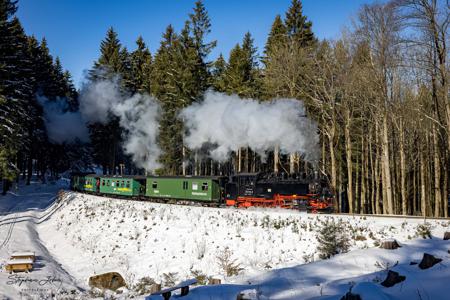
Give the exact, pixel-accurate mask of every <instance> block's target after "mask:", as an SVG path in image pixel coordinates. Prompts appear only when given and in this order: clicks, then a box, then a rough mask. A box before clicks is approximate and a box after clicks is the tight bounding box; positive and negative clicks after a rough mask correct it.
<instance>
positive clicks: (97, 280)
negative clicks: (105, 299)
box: [89, 272, 126, 291]
mask: <svg viewBox="0 0 450 300" xmlns="http://www.w3.org/2000/svg"><path fill="white" fill-rule="evenodd" d="M89 286H90V287H96V288H99V289H108V290H112V291H115V290H117V289H118V288H120V287H124V286H126V283H125V280H124V279H123V277H122V275H120V274H119V273H117V272H109V273H104V274H100V275H95V276H91V277H89Z"/></svg>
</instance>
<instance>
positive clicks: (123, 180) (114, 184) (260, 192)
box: [71, 173, 333, 212]
mask: <svg viewBox="0 0 450 300" xmlns="http://www.w3.org/2000/svg"><path fill="white" fill-rule="evenodd" d="M71 188H72V189H73V190H75V191H81V192H88V193H93V194H98V195H106V196H108V195H110V196H116V197H117V196H120V197H125V198H133V199H140V200H156V201H163V202H169V201H171V202H180V201H183V202H185V201H194V202H200V203H202V204H207V205H214V206H221V205H226V206H235V207H252V206H259V207H282V208H294V209H303V210H308V211H313V212H323V211H327V212H329V211H332V209H333V207H332V196H331V195H330V193H329V192H328V190H327V185H326V183H325V182H324V181H322V180H319V179H317V178H311V177H306V176H289V177H288V176H286V175H283V174H281V175H275V174H263V173H239V174H236V175H233V176H116V175H101V176H100V175H96V174H73V175H72V179H71Z"/></svg>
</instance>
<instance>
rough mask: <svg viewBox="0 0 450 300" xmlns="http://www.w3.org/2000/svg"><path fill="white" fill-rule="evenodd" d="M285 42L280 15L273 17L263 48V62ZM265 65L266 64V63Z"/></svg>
mask: <svg viewBox="0 0 450 300" xmlns="http://www.w3.org/2000/svg"><path fill="white" fill-rule="evenodd" d="M286 42H287V29H286V26H285V25H284V23H283V20H282V19H281V17H280V15H277V16H276V17H275V20H274V21H273V23H272V27H271V29H270V32H269V36H268V38H267V42H266V46H265V48H264V55H265V57H264V59H263V62H264V63H266V62H267V61H266V60H267V59H268V58H270V55H271V53H273V52H274V51H276V49H277V47H280V46H281V45H285V44H286ZM266 64H267V63H266Z"/></svg>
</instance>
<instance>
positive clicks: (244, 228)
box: [0, 187, 450, 299]
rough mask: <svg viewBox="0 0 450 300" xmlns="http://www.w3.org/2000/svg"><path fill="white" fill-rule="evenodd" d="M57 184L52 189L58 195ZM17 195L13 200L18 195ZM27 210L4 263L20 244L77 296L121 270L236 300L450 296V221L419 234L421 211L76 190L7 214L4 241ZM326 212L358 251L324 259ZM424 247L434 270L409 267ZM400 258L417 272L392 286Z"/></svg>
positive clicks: (0, 235) (199, 295)
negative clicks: (170, 199)
mask: <svg viewBox="0 0 450 300" xmlns="http://www.w3.org/2000/svg"><path fill="white" fill-rule="evenodd" d="M47 189H48V190H50V188H49V187H48V188H47ZM55 191H56V188H55V189H53V190H52V191H49V193H53V194H52V195H53V196H54V193H55ZM7 197H10V198H11V199H13V197H12V195H9V196H7ZM29 198H30V199H34V200H28V201H30V203H34V202H36V199H35V196H34V195H33V193H32V192H30V195H29ZM48 198H50V197H48ZM8 199H9V198H8ZM11 199H10V200H11ZM2 201H4V200H3V198H0V203H1V202H2ZM42 201H44V200H42ZM46 201H47V204H49V202H48V201H49V200H48V199H47V200H46ZM6 202H7V201H5V203H6ZM0 207H1V206H0ZM5 210H7V211H8V210H9V211H15V210H14V209H5ZM21 215H29V216H30V218H31V219H30V218H29V219H26V218H22V219H23V220H24V221H23V222H21V223H15V226H14V228H13V230H12V233H11V234H10V236H11V238H10V242H9V243H8V244H7V245H6V247H3V248H2V247H1V246H0V263H1V262H2V261H3V262H4V261H5V260H6V259H7V257H8V255H10V253H11V252H12V251H16V250H33V251H36V253H37V255H38V256H39V257H40V258H41V260H42V267H41V268H39V269H38V270H36V271H33V272H32V273H31V274H30V275H29V276H30V277H32V276H38V275H39V276H44V275H45V274H54V276H55V277H58V278H61V280H62V281H63V283H64V285H65V286H64V289H62V288H60V289H59V290H60V291H61V290H64V291H69V293H70V291H71V290H74V289H76V290H77V292H76V295H71V297H73V298H75V297H80V298H81V297H83V298H89V297H91V294H90V293H89V292H88V291H89V287H88V285H87V281H88V278H89V277H90V276H92V275H95V274H101V273H104V272H109V271H116V272H119V273H120V274H122V276H123V277H124V279H125V281H126V282H127V284H128V286H129V287H130V290H132V289H133V286H134V285H135V284H136V283H137V282H138V281H139V280H140V279H141V278H143V277H150V278H152V279H154V280H155V281H156V282H161V283H162V284H163V286H164V285H168V286H170V285H171V284H172V283H171V282H178V281H181V280H184V279H187V278H193V277H199V278H201V277H202V275H203V276H204V277H206V278H207V277H213V278H219V279H222V283H226V284H222V285H220V286H205V287H198V288H194V289H193V290H192V291H191V292H190V294H189V295H188V296H186V297H183V299H236V295H237V294H238V293H239V291H241V290H243V289H253V291H254V292H255V293H256V294H258V297H259V299H309V298H315V297H317V299H340V297H342V295H344V294H345V293H346V292H347V291H348V290H349V288H350V287H351V286H354V285H356V286H355V287H354V288H353V290H354V291H358V290H364V291H370V293H375V292H376V290H379V293H381V294H382V295H383V297H384V296H386V295H390V296H386V297H388V298H386V299H447V298H445V297H446V296H445V294H442V293H443V291H444V290H445V287H446V284H445V283H446V282H445V281H447V282H448V280H449V278H450V268H448V262H449V257H450V255H449V254H448V253H447V250H448V249H449V248H450V243H449V241H442V236H443V233H444V232H445V231H448V230H450V229H449V224H450V223H449V221H447V220H445V221H444V220H437V221H434V220H427V222H428V223H429V224H430V226H431V232H432V234H433V236H434V238H433V239H431V240H429V239H427V240H425V239H422V238H421V237H420V238H418V237H417V227H418V225H420V224H422V223H423V222H424V221H423V220H420V219H404V218H395V219H393V218H375V217H367V218H366V217H350V216H348V217H347V216H346V217H342V216H339V217H338V216H326V215H310V214H302V213H299V212H297V211H290V210H273V209H266V210H264V209H248V210H241V209H240V210H237V209H219V208H206V207H200V206H181V205H168V204H156V203H148V202H137V201H132V200H118V199H109V198H103V197H96V196H92V195H84V194H77V193H72V192H68V193H66V195H65V196H64V197H63V198H62V201H61V202H60V203H55V204H53V205H50V206H49V207H47V208H45V205H44V206H41V207H40V208H39V209H38V210H33V211H31V212H30V211H29V210H24V211H22V212H19V213H10V214H7V215H4V216H3V217H1V218H0V245H1V243H2V242H3V239H4V237H6V236H7V235H8V232H9V231H10V229H8V220H10V219H12V218H16V217H18V216H21ZM33 216H34V217H33ZM326 218H333V219H334V220H342V222H343V224H344V228H345V231H346V232H347V233H348V235H349V236H350V240H351V248H350V250H351V251H350V252H349V253H347V254H340V255H337V256H335V257H333V258H332V259H329V260H322V261H321V260H319V257H318V254H317V251H316V248H317V245H318V242H317V239H316V236H317V231H318V230H319V228H320V227H321V224H322V222H323V221H324V220H325V219H326ZM22 219H17V220H22ZM36 220H39V221H36ZM22 227H23V228H22ZM386 238H395V239H397V240H398V241H399V242H401V244H402V245H403V247H402V248H400V249H397V250H383V249H380V248H378V247H375V246H376V245H378V243H379V242H380V241H381V240H383V239H386ZM424 252H428V253H431V254H434V255H436V256H438V257H440V258H443V259H444V260H443V262H442V263H440V264H438V265H437V266H435V267H433V268H431V269H429V270H425V271H422V270H420V269H418V268H417V266H416V265H411V266H410V265H409V263H410V262H411V261H419V260H420V259H421V257H422V255H423V253H424ZM224 256H228V257H229V262H233V261H234V265H235V266H237V268H236V270H239V269H241V270H240V271H239V274H238V275H233V276H227V274H226V270H225V268H224V267H223V263H222V266H221V263H220V261H221V258H223V257H224ZM222 261H223V259H222ZM397 261H398V265H396V266H395V267H394V268H393V270H396V271H398V272H400V273H401V274H402V275H405V276H407V279H406V280H405V281H404V282H403V283H401V284H398V285H396V286H394V287H392V288H383V287H382V286H380V284H379V282H380V281H382V280H384V277H385V276H386V270H385V269H386V268H390V267H392V266H393V265H395V264H396V262H397ZM7 281H8V275H7V274H6V273H4V272H2V273H0V295H1V294H2V293H3V294H4V295H5V296H7V297H10V298H12V299H16V298H15V296H16V295H17V293H18V292H19V291H20V290H21V287H17V286H16V285H8V284H6V282H7ZM360 282H364V284H360ZM449 283H450V282H449ZM29 285H30V286H31V285H33V283H29ZM419 294H420V297H419V296H418V295H419ZM131 296H136V297H138V295H136V293H135V292H134V291H125V293H124V294H121V295H116V297H118V298H123V299H126V298H130V297H131ZM325 296H327V297H328V298H326V297H325ZM67 297H68V299H71V298H70V295H69V296H67ZM140 297H141V298H143V297H144V295H143V296H140ZM330 297H331V298H330ZM380 297H381V296H380ZM389 297H391V298H389ZM439 297H440V298H439ZM0 299H1V298H0ZM151 299H162V298H161V297H151ZM363 299H368V298H363ZM374 299H382V298H379V297H378V298H374ZM448 299H450V297H448Z"/></svg>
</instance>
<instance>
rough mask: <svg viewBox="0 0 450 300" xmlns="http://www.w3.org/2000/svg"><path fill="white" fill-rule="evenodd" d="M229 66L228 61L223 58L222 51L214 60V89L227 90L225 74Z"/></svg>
mask: <svg viewBox="0 0 450 300" xmlns="http://www.w3.org/2000/svg"><path fill="white" fill-rule="evenodd" d="M226 68H227V62H226V61H225V59H224V58H223V55H222V53H220V54H219V57H218V58H217V60H216V61H215V62H214V65H213V71H212V86H213V88H214V90H216V91H218V92H225V90H226V87H225V82H224V79H223V74H224V72H225V70H226Z"/></svg>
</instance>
